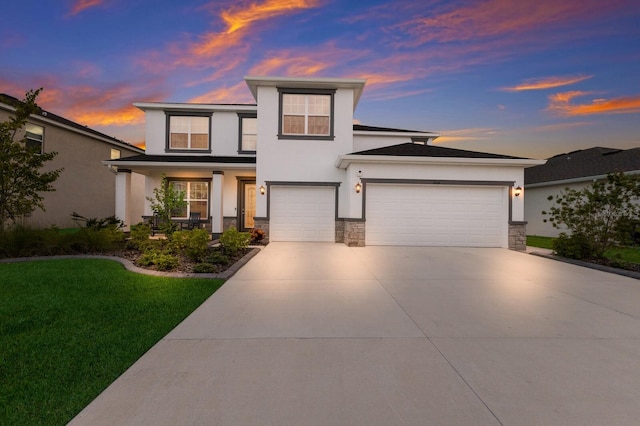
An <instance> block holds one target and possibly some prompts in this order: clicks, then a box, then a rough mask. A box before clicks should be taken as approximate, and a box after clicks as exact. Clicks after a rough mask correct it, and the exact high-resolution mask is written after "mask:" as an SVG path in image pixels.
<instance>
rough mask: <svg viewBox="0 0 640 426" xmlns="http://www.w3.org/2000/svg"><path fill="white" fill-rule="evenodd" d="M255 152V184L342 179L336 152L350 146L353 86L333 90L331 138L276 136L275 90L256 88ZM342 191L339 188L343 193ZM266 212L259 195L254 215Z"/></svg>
mask: <svg viewBox="0 0 640 426" xmlns="http://www.w3.org/2000/svg"><path fill="white" fill-rule="evenodd" d="M258 99H259V105H258V156H257V171H258V174H257V179H256V184H257V186H258V187H260V185H266V184H265V182H266V181H288V182H292V181H295V182H342V181H343V180H344V176H345V172H344V170H341V169H338V168H336V167H335V161H336V158H337V157H338V155H341V154H346V153H349V152H351V150H352V149H353V90H350V89H339V90H337V91H336V93H335V98H334V100H335V104H334V135H335V139H334V140H292V139H278V111H279V108H278V102H279V97H278V91H277V89H276V88H275V87H259V88H258ZM342 192H343V191H341V194H342ZM266 214H267V204H266V197H258V200H257V216H259V217H264V216H266Z"/></svg>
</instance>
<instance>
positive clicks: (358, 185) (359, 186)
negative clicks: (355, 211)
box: [356, 182, 362, 194]
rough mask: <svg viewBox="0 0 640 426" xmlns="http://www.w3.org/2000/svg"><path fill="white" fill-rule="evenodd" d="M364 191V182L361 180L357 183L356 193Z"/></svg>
mask: <svg viewBox="0 0 640 426" xmlns="http://www.w3.org/2000/svg"><path fill="white" fill-rule="evenodd" d="M360 191H362V184H361V183H360V182H358V183H356V194H359V193H360Z"/></svg>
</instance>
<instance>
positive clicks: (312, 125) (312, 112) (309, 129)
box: [280, 89, 333, 139]
mask: <svg viewBox="0 0 640 426" xmlns="http://www.w3.org/2000/svg"><path fill="white" fill-rule="evenodd" d="M280 95H281V96H280V138H284V139H286V138H287V137H289V138H298V137H303V138H305V139H307V138H308V139H333V92H327V91H318V92H317V93H316V92H312V93H304V92H298V91H295V92H289V91H285V90H284V89H283V90H282V91H281V93H280Z"/></svg>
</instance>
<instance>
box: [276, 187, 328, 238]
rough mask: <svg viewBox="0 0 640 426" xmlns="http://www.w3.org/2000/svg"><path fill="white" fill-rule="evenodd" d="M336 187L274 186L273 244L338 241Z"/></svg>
mask: <svg viewBox="0 0 640 426" xmlns="http://www.w3.org/2000/svg"><path fill="white" fill-rule="evenodd" d="M335 191H336V190H335V187H333V186H327V187H324V186H323V187H309V186H272V187H271V195H270V200H269V203H270V206H269V210H270V213H269V216H270V218H269V234H270V235H269V239H270V240H271V241H325V242H334V241H335V226H336V219H335V211H336V208H335V203H336V196H335Z"/></svg>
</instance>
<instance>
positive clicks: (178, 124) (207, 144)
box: [167, 113, 211, 152]
mask: <svg viewBox="0 0 640 426" xmlns="http://www.w3.org/2000/svg"><path fill="white" fill-rule="evenodd" d="M210 129H211V115H210V114H207V115H195V114H194V115H191V114H189V115H178V114H172V113H167V150H168V151H204V152H211V138H210V131H209V130H210Z"/></svg>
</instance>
